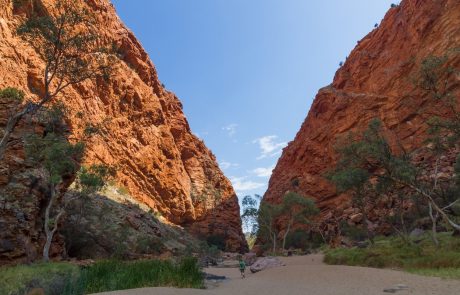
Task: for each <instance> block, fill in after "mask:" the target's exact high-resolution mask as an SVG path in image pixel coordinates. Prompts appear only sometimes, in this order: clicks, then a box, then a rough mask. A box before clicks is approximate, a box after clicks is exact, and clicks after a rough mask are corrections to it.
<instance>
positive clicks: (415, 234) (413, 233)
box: [409, 228, 425, 239]
mask: <svg viewBox="0 0 460 295" xmlns="http://www.w3.org/2000/svg"><path fill="white" fill-rule="evenodd" d="M424 234H425V231H424V230H423V229H420V228H416V229H414V230H413V231H411V232H410V234H409V236H410V237H411V238H414V239H418V238H420V237H422V236H423V235H424Z"/></svg>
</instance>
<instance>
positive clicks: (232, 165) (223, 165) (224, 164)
mask: <svg viewBox="0 0 460 295" xmlns="http://www.w3.org/2000/svg"><path fill="white" fill-rule="evenodd" d="M219 166H220V168H222V169H223V170H227V169H230V168H238V167H239V166H240V165H239V164H237V163H230V162H227V161H222V162H219Z"/></svg>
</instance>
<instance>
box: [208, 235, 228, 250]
mask: <svg viewBox="0 0 460 295" xmlns="http://www.w3.org/2000/svg"><path fill="white" fill-rule="evenodd" d="M225 240H226V239H225V236H223V235H219V234H215V235H210V236H208V237H207V238H206V242H207V243H208V245H209V246H210V247H212V246H215V247H217V248H218V249H219V250H222V251H224V250H225V247H226V244H225Z"/></svg>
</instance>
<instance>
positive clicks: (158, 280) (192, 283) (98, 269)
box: [0, 258, 204, 295]
mask: <svg viewBox="0 0 460 295" xmlns="http://www.w3.org/2000/svg"><path fill="white" fill-rule="evenodd" d="M0 277H1V278H2V279H1V280H0V295H15V294H26V293H27V292H28V290H30V289H32V288H43V289H44V290H45V292H46V294H50V295H54V294H56V295H57V294H59V295H61V294H64V295H80V294H89V293H97V292H105V291H115V290H125V289H132V288H142V287H159V286H162V287H179V288H203V286H204V283H203V274H202V272H201V271H200V268H199V267H198V264H197V260H196V259H194V258H183V259H182V260H181V261H180V262H179V263H174V262H172V261H161V260H144V261H131V262H130V261H118V260H108V261H100V262H97V263H95V264H93V265H91V266H88V267H85V268H79V267H78V266H76V265H73V264H70V263H40V264H36V265H31V266H26V265H21V266H15V267H5V268H2V269H0Z"/></svg>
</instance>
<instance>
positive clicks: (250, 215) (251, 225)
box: [241, 195, 262, 236]
mask: <svg viewBox="0 0 460 295" xmlns="http://www.w3.org/2000/svg"><path fill="white" fill-rule="evenodd" d="M261 199H262V197H261V196H259V195H255V196H254V197H252V196H245V197H244V198H243V201H242V203H241V204H242V213H241V221H242V222H243V232H244V233H245V234H247V235H249V236H255V235H256V233H257V218H258V208H257V205H258V200H261Z"/></svg>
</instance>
